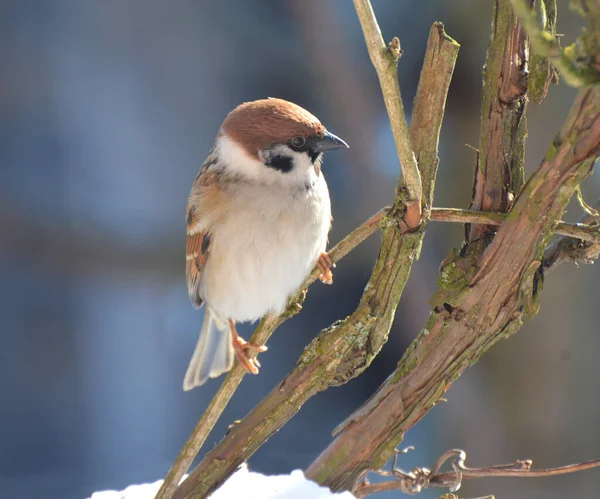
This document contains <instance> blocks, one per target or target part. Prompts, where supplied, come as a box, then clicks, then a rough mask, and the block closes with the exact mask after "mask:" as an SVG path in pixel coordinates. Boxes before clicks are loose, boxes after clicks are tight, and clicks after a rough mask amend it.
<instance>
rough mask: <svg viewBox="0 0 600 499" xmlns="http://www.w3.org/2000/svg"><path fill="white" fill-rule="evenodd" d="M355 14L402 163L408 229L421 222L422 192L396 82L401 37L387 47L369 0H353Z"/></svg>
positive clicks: (393, 40)
mask: <svg viewBox="0 0 600 499" xmlns="http://www.w3.org/2000/svg"><path fill="white" fill-rule="evenodd" d="M354 7H355V9H356V14H357V15H358V19H359V21H360V26H361V28H362V31H363V35H364V37H365V42H366V44H367V49H368V50H369V56H370V58H371V62H372V63H373V66H374V67H375V71H377V76H378V77H379V83H380V85H381V91H382V93H383V100H384V102H385V107H386V109H387V112H388V116H389V119H390V125H391V127H392V133H393V135H394V141H395V143H396V151H397V153H398V158H399V159H400V165H401V167H402V178H401V184H399V185H403V186H406V191H407V194H408V199H407V200H406V213H405V214H404V217H403V218H404V222H405V223H406V225H407V226H408V228H409V229H414V228H416V227H418V226H419V224H420V223H421V198H422V196H423V193H422V186H421V175H420V173H419V168H418V166H417V160H416V157H415V153H414V152H413V145H412V144H411V140H410V135H409V131H408V125H407V124H406V116H405V114H404V106H403V104H402V96H401V95H400V85H399V84H398V60H399V59H400V56H401V55H402V49H401V48H400V40H399V39H398V38H397V37H395V38H393V39H392V41H391V42H390V46H389V49H388V48H387V47H386V46H385V43H384V41H383V37H382V36H381V30H380V29H379V24H378V23H377V18H376V17H375V12H373V7H372V6H371V2H370V1H369V0H354Z"/></svg>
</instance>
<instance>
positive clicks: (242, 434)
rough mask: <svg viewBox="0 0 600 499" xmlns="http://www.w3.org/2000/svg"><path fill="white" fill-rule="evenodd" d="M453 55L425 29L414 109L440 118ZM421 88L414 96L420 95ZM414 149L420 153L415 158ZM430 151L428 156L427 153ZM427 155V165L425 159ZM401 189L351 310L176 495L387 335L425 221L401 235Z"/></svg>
mask: <svg viewBox="0 0 600 499" xmlns="http://www.w3.org/2000/svg"><path fill="white" fill-rule="evenodd" d="M457 53H458V44H457V43H456V42H454V41H453V40H451V39H450V38H449V37H447V36H446V35H445V33H444V32H443V28H442V26H441V25H440V24H437V23H436V24H435V25H434V27H433V28H432V30H431V33H430V39H429V43H428V47H427V55H426V61H427V62H426V64H429V65H431V66H433V68H432V71H431V73H429V72H428V73H427V75H431V76H428V78H429V77H432V78H435V79H436V81H437V82H438V83H437V85H432V84H431V82H429V83H428V85H431V88H432V89H433V91H434V93H435V98H432V96H431V95H428V96H422V97H421V99H424V98H427V102H429V104H428V105H426V104H422V103H420V102H417V104H416V105H415V109H419V110H420V111H419V113H425V114H426V115H427V116H432V115H439V116H443V112H444V106H445V102H446V94H447V91H448V85H449V82H450V76H451V74H452V70H453V68H454V63H455V60H456V56H457ZM419 95H423V93H422V92H420V93H419V92H418V93H417V100H419V97H418V96H419ZM434 122H437V123H438V125H437V128H431V126H432V125H431V122H430V121H428V119H425V118H423V117H419V116H416V117H415V123H421V124H422V125H419V126H424V127H425V126H429V128H427V129H426V130H425V129H424V130H422V133H423V134H424V135H426V136H427V137H428V140H424V141H423V143H422V144H421V147H422V150H423V151H424V152H425V151H427V154H425V155H424V156H423V157H422V158H423V159H422V162H421V163H420V167H421V174H422V177H423V182H424V183H425V184H426V185H427V186H428V187H427V189H428V190H427V192H428V193H429V192H431V191H432V189H433V179H434V178H435V168H436V166H437V151H436V148H435V145H436V144H437V142H438V140H439V131H440V126H441V118H440V119H437V120H434ZM419 152H420V151H419V150H418V151H417V155H419ZM432 153H433V154H432ZM426 157H427V158H430V160H431V162H429V161H426V160H425V158H426ZM405 199H408V194H407V192H406V189H404V188H402V187H400V188H399V189H398V190H397V197H396V201H395V204H394V206H393V207H392V208H391V209H390V211H389V213H388V214H387V216H386V217H384V219H383V222H382V231H383V241H382V246H381V250H380V254H379V257H378V259H377V262H376V264H375V268H374V270H373V274H372V276H371V279H370V280H369V283H368V284H367V286H366V288H365V292H364V294H363V296H362V298H361V301H360V303H359V305H358V308H357V309H356V311H355V312H354V313H353V314H352V315H351V316H350V317H348V318H347V319H345V320H344V321H340V322H338V323H335V324H333V325H332V326H331V327H330V328H327V329H326V330H324V331H322V332H321V334H319V336H318V337H317V338H316V339H315V340H313V342H312V343H311V344H310V345H309V346H308V347H307V348H306V349H305V351H304V353H303V355H302V357H301V358H300V360H299V361H298V365H297V366H296V368H295V369H294V371H293V372H292V373H291V374H290V375H288V376H287V377H286V378H285V380H284V381H283V382H282V383H281V384H279V385H278V386H276V387H275V388H274V389H273V391H272V392H271V393H270V394H269V395H268V396H267V397H266V398H265V399H264V400H263V401H262V402H260V403H259V404H258V406H257V407H256V408H255V409H253V410H252V411H251V412H250V414H248V415H247V416H246V417H245V418H244V419H243V420H242V421H241V422H240V423H239V424H237V425H236V426H235V427H233V428H232V429H231V431H230V432H229V433H228V435H227V436H226V437H225V438H224V440H223V441H222V442H221V443H220V444H219V445H218V446H217V447H215V449H213V450H212V451H211V452H210V453H208V455H207V456H206V457H205V459H204V461H203V462H202V463H200V465H199V466H198V467H197V468H196V469H195V470H194V471H193V472H192V473H191V474H190V476H189V477H188V478H187V480H186V481H185V482H183V484H182V485H181V486H180V487H179V489H178V490H177V492H176V497H188V496H191V497H204V496H205V495H206V494H208V493H210V492H211V491H212V490H214V489H215V488H216V487H218V486H219V485H220V484H221V483H222V482H223V481H224V480H225V479H226V478H227V477H228V476H229V475H230V474H231V473H232V472H233V471H234V470H235V469H236V467H237V466H238V465H239V464H240V463H241V462H243V461H244V460H246V459H248V458H249V457H250V456H251V455H252V454H253V453H254V452H255V451H256V450H257V449H258V448H259V447H260V446H261V445H262V444H263V443H264V442H265V441H266V440H267V439H268V438H269V437H270V436H271V435H272V434H273V433H275V432H276V431H277V430H278V429H279V428H281V426H283V425H284V424H285V423H286V422H287V421H288V420H289V418H291V417H292V416H293V415H294V414H295V413H296V412H297V411H298V410H299V409H300V407H301V406H302V404H304V402H306V400H308V399H309V398H310V397H312V396H313V395H315V394H316V393H317V392H319V391H321V390H324V389H326V388H328V387H329V386H335V385H339V384H342V383H345V382H346V381H348V380H349V379H351V378H352V377H354V376H357V375H358V374H360V373H361V372H362V371H363V370H364V369H365V368H366V367H367V366H368V365H369V364H370V362H371V361H372V359H373V358H374V357H375V355H376V354H377V353H378V352H379V350H380V349H381V347H382V345H383V344H384V343H385V341H386V340H387V336H388V333H389V330H390V327H391V324H392V322H393V319H394V314H395V310H396V306H397V304H398V301H399V299H400V296H401V294H402V291H403V289H404V286H405V284H406V282H407V280H408V275H409V273H410V268H411V265H412V263H413V261H415V260H416V259H417V258H418V255H419V251H420V247H421V241H422V239H423V236H424V231H425V225H426V224H422V225H421V226H420V227H419V229H418V230H417V231H415V232H409V233H404V234H402V232H403V231H402V230H401V229H400V227H401V226H402V225H403V224H404V219H403V214H404V213H405V203H404V200H405Z"/></svg>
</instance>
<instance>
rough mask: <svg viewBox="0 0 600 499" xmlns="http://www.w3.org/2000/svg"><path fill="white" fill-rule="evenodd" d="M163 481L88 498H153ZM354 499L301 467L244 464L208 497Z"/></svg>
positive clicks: (98, 493)
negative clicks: (284, 470)
mask: <svg viewBox="0 0 600 499" xmlns="http://www.w3.org/2000/svg"><path fill="white" fill-rule="evenodd" d="M161 484H162V480H158V481H157V482H154V483H145V484H141V485H130V486H129V487H127V488H126V489H125V490H122V491H116V490H105V491H102V492H94V493H93V494H92V497H91V498H90V499H154V496H155V495H156V493H157V492H158V489H159V488H160V486H161ZM240 497H243V498H244V499H306V498H311V499H329V498H332V497H333V498H335V499H354V496H353V495H352V494H351V493H350V492H341V493H336V494H334V493H333V492H330V490H329V489H328V488H326V487H319V486H318V485H317V484H316V483H314V482H311V481H309V480H307V479H306V478H305V477H304V474H303V473H302V471H300V470H294V471H292V472H291V473H290V474H289V475H272V476H266V475H263V474H261V473H255V472H253V471H249V470H248V466H247V465H246V464H243V465H242V466H241V467H240V469H239V470H238V471H236V472H235V473H234V474H233V475H232V476H231V477H230V478H229V479H228V480H227V481H226V482H225V483H224V484H223V485H222V486H221V487H220V488H219V489H218V490H217V491H216V492H215V493H214V494H212V495H211V496H210V499H238V498H240Z"/></svg>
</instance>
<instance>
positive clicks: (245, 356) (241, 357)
mask: <svg viewBox="0 0 600 499" xmlns="http://www.w3.org/2000/svg"><path fill="white" fill-rule="evenodd" d="M229 326H230V328H231V344H232V345H233V350H234V352H235V356H236V357H237V360H238V362H239V363H240V365H241V366H242V367H243V368H244V369H246V371H248V372H249V373H252V374H258V369H259V367H260V362H258V359H257V358H256V355H257V354H258V353H261V352H266V351H267V347H266V346H264V345H255V344H254V343H249V342H247V341H246V340H245V339H244V338H242V337H241V336H240V335H239V334H238V332H237V329H236V328H235V322H233V321H232V320H230V321H229Z"/></svg>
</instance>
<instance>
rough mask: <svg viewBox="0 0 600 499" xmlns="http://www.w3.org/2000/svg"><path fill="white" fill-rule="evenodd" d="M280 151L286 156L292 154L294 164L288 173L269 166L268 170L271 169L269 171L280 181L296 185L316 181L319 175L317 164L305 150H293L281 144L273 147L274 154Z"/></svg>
mask: <svg viewBox="0 0 600 499" xmlns="http://www.w3.org/2000/svg"><path fill="white" fill-rule="evenodd" d="M278 153H279V154H282V155H285V156H291V157H292V161H293V165H294V166H293V168H292V169H291V170H290V171H289V172H286V173H284V172H281V171H279V170H276V169H274V168H267V170H271V171H270V172H268V173H269V174H270V175H272V176H273V177H274V178H277V179H278V180H279V181H283V182H286V183H288V184H290V183H291V184H294V185H306V184H310V185H312V184H314V183H315V182H316V180H317V178H318V175H317V172H316V171H315V165H314V164H313V163H312V161H311V160H310V157H309V156H308V154H306V153H305V152H296V151H292V150H291V149H290V148H289V147H287V146H285V145H279V146H276V147H274V148H273V151H272V154H278Z"/></svg>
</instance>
